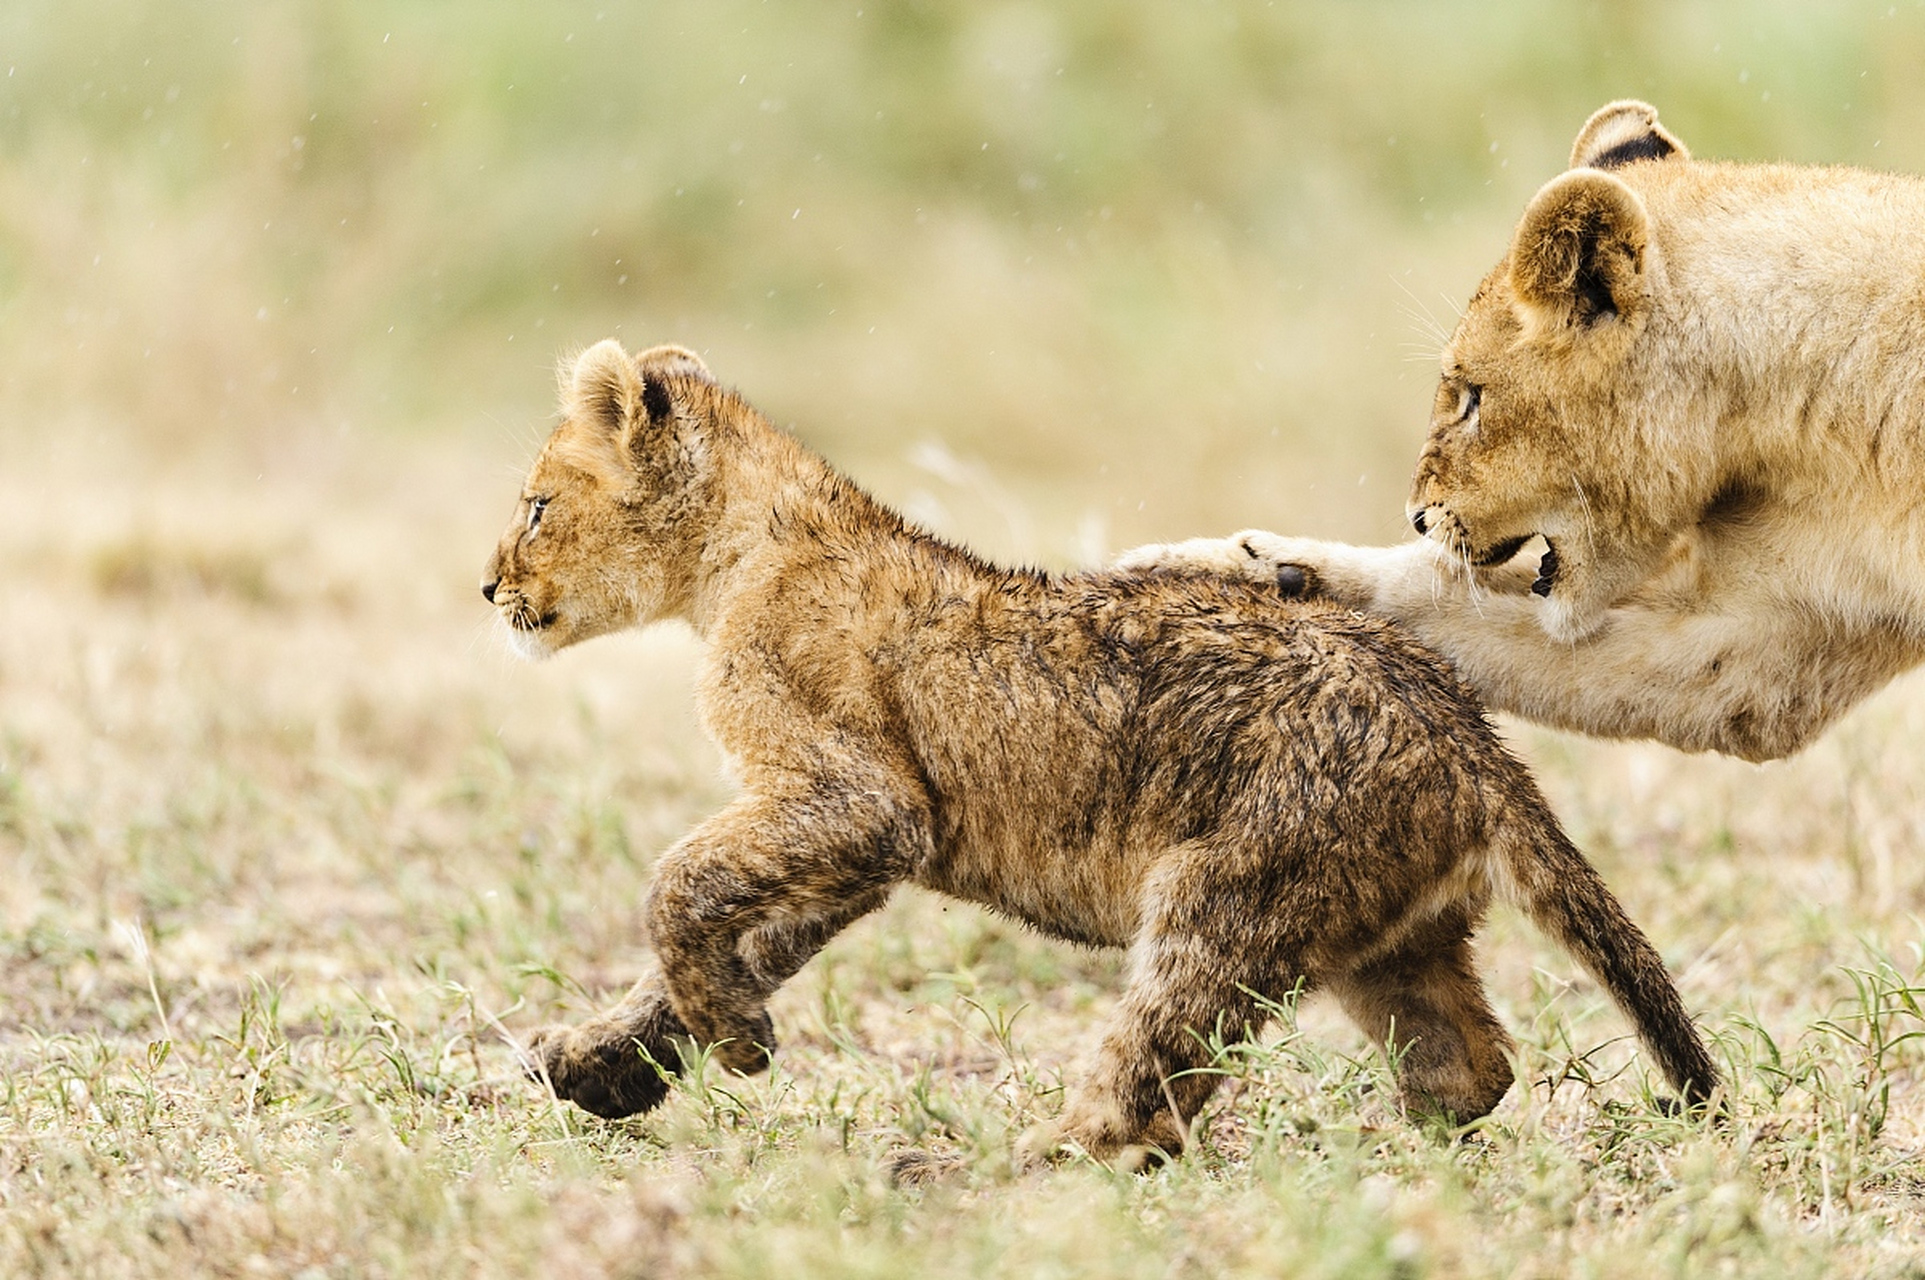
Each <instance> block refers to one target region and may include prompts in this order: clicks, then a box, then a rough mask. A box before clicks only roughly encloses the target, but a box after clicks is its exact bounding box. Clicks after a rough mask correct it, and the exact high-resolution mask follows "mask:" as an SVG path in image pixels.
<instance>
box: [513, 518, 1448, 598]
mask: <svg viewBox="0 0 1925 1280" xmlns="http://www.w3.org/2000/svg"><path fill="white" fill-rule="evenodd" d="M1424 511H1425V508H1423V507H1419V508H1417V510H1415V511H1413V512H1411V513H1410V527H1411V528H1413V529H1415V530H1416V531H1417V536H1418V537H1422V536H1423V535H1424V534H1426V533H1428V532H1430V520H1429V519H1428V518H1426V517H1425V515H1424ZM488 598H489V599H490V600H492V599H494V597H493V596H489V597H488Z"/></svg>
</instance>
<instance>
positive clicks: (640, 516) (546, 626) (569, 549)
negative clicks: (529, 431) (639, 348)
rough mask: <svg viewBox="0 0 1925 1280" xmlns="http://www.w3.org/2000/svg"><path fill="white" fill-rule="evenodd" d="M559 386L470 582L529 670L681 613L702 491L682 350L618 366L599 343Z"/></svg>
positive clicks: (703, 471)
mask: <svg viewBox="0 0 1925 1280" xmlns="http://www.w3.org/2000/svg"><path fill="white" fill-rule="evenodd" d="M560 381H561V402H562V421H561V425H559V426H557V427H556V428H555V430H554V434H552V435H550V436H549V437H548V443H547V444H545V445H543V446H542V450H541V453H540V454H539V455H538V456H537V457H536V458H535V465H534V467H533V468H532V469H531V470H530V471H529V473H528V479H527V481H526V483H524V484H523V485H522V490H521V500H520V502H519V503H517V504H516V506H515V514H514V517H513V518H512V519H510V520H509V522H508V528H507V531H506V532H504V533H503V534H502V535H501V542H500V544H499V545H498V546H496V548H495V553H494V554H493V555H492V556H490V557H489V558H488V567H487V570H486V571H485V572H484V573H483V575H482V580H481V594H482V595H483V596H485V597H487V599H488V602H489V603H490V604H492V605H494V606H495V608H496V609H497V610H498V611H499V612H500V615H501V619H502V622H503V623H504V624H506V626H507V628H508V632H509V635H510V636H511V637H512V639H513V641H514V645H515V648H516V649H517V650H518V651H519V652H520V653H521V654H522V655H523V656H525V657H531V658H533V657H545V656H547V655H548V654H550V653H553V652H554V651H555V650H557V649H561V648H565V647H566V646H568V645H571V644H574V643H576V642H577V641H580V640H586V639H589V638H590V637H591V636H598V635H602V634H605V633H606V632H610V631H616V630H620V629H621V628H623V627H631V626H639V625H641V624H642V623H646V622H651V621H654V620H655V619H657V618H662V617H667V616H670V615H672V614H674V613H676V612H678V611H680V610H682V609H684V608H686V606H687V604H688V595H689V591H690V588H691V584H692V580H693V572H694V561H695V557H696V556H697V555H698V554H699V551H700V542H701V534H700V529H701V525H702V519H701V517H702V513H703V511H704V510H705V506H706V501H707V492H708V488H709V485H708V478H709V471H710V468H709V466H708V451H707V449H706V447H705V439H704V435H703V433H702V431H701V429H700V428H701V423H700V422H699V421H698V420H697V419H698V418H699V416H700V415H699V413H697V412H694V411H692V410H691V409H690V407H689V406H690V403H691V401H692V400H699V399H700V397H695V396H691V394H690V393H691V392H692V391H700V390H703V389H712V388H713V381H712V379H711V378H710V376H709V372H708V367H707V366H706V365H704V364H703V363H702V361H701V360H700V359H699V358H698V357H697V356H696V355H695V354H694V353H693V352H691V351H685V350H683V349H682V348H681V347H655V348H653V349H652V350H649V351H644V352H642V353H641V354H640V355H636V356H631V355H629V354H628V353H627V352H626V351H624V350H623V349H622V346H621V344H620V343H618V342H615V341H613V340H612V339H611V340H608V341H605V342H599V343H596V344H595V345H594V346H592V347H590V348H589V349H588V350H587V351H585V352H583V353H582V355H581V357H580V358H579V359H577V360H576V361H574V362H573V364H572V365H569V364H564V366H563V368H562V370H561V374H560Z"/></svg>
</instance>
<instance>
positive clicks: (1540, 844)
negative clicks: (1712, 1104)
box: [1491, 787, 1718, 1106]
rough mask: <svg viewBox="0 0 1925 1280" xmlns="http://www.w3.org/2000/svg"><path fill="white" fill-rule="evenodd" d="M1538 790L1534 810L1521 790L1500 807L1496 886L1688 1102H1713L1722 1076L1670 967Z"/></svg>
mask: <svg viewBox="0 0 1925 1280" xmlns="http://www.w3.org/2000/svg"><path fill="white" fill-rule="evenodd" d="M1535 791H1536V788H1535V787H1532V788H1531V793H1532V795H1531V798H1532V800H1534V801H1535V803H1533V804H1521V803H1519V802H1518V800H1517V799H1516V797H1515V794H1514V793H1513V796H1512V797H1511V798H1509V799H1508V801H1506V802H1504V803H1503V810H1502V812H1503V814H1504V816H1503V818H1502V819H1501V820H1500V822H1499V824H1498V833H1497V838H1496V839H1495V840H1493V841H1492V842H1491V851H1492V853H1493V854H1495V855H1496V859H1497V866H1496V867H1494V868H1493V870H1494V871H1495V872H1496V873H1497V874H1496V876H1495V879H1496V880H1497V884H1496V886H1495V887H1496V888H1497V889H1498V890H1499V891H1500V892H1506V891H1508V892H1507V896H1509V897H1510V898H1511V899H1512V900H1513V901H1514V902H1516V903H1517V905H1518V906H1520V907H1522V908H1523V909H1524V911H1525V912H1526V913H1528V914H1529V915H1530V917H1531V919H1532V920H1533V921H1535V922H1536V924H1537V927H1538V928H1540V929H1542V930H1544V932H1546V933H1548V934H1550V935H1551V937H1553V938H1555V939H1557V941H1558V942H1559V943H1560V944H1562V945H1563V947H1564V949H1565V950H1566V951H1568V952H1570V954H1571V955H1572V957H1573V958H1575V959H1576V960H1577V962H1578V963H1579V964H1581V965H1583V966H1584V968H1585V971H1586V972H1588V973H1589V974H1590V975H1591V976H1592V977H1593V978H1595V979H1597V981H1598V982H1599V984H1600V985H1602V986H1603V987H1604V989H1605V990H1606V991H1608V992H1609V993H1610V995H1611V999H1612V1000H1613V1001H1614V1002H1615V1003H1616V1004H1617V1007H1618V1008H1619V1009H1620V1010H1622V1011H1623V1013H1624V1016H1625V1017H1626V1018H1629V1019H1630V1021H1631V1025H1632V1026H1633V1027H1635V1028H1637V1033H1638V1039H1639V1040H1641V1041H1642V1042H1643V1043H1644V1047H1645V1049H1646V1051H1647V1052H1649V1053H1650V1054H1651V1056H1652V1057H1653V1058H1655V1059H1657V1063H1658V1066H1659V1068H1660V1069H1661V1070H1663V1072H1664V1075H1665V1078H1666V1079H1667V1080H1669V1081H1670V1082H1671V1085H1672V1087H1673V1088H1675V1089H1676V1090H1677V1091H1678V1092H1679V1093H1680V1094H1682V1095H1683V1097H1684V1100H1685V1102H1686V1103H1687V1104H1689V1105H1692V1106H1697V1105H1700V1104H1702V1103H1705V1102H1707V1101H1709V1100H1710V1097H1711V1092H1712V1090H1713V1089H1715V1088H1716V1087H1717V1084H1718V1069H1717V1068H1716V1067H1714V1066H1712V1065H1711V1056H1710V1055H1709V1054H1707V1053H1706V1052H1705V1048H1704V1041H1703V1040H1701V1039H1699V1037H1698V1029H1697V1028H1696V1027H1695V1026H1693V1025H1692V1023H1691V1015H1690V1014H1688V1013H1686V1012H1685V1009H1684V1002H1683V1001H1681V1000H1680V999H1679V998H1678V989H1677V988H1676V987H1675V986H1673V985H1672V984H1671V975H1670V974H1669V973H1667V972H1666V971H1665V968H1664V960H1663V959H1662V958H1661V957H1660V956H1659V955H1658V953H1657V949H1656V948H1654V947H1653V946H1652V945H1651V943H1650V941H1649V940H1647V939H1646V938H1645V936H1644V933H1643V931H1641V930H1640V929H1639V928H1638V927H1637V925H1636V924H1634V923H1633V922H1632V920H1631V917H1630V916H1628V915H1626V914H1625V913H1624V908H1623V906H1622V905H1620V904H1619V902H1618V900H1617V897H1616V896H1615V895H1614V894H1612V892H1611V890H1610V887H1609V886H1607V885H1606V884H1605V883H1604V879H1603V877H1602V876H1600V875H1598V873H1597V869H1596V868H1595V867H1593V866H1592V865H1591V864H1590V862H1589V861H1588V860H1587V859H1586V858H1585V857H1584V855H1583V854H1582V853H1580V852H1579V851H1578V849H1577V846H1575V845H1573V844H1572V843H1571V841H1570V838H1569V837H1568V836H1566V835H1565V834H1564V830H1563V828H1562V827H1560V826H1559V825H1558V822H1557V819H1556V818H1555V817H1553V816H1552V814H1551V811H1550V808H1549V806H1547V805H1546V804H1545V803H1544V801H1543V800H1542V798H1540V797H1538V796H1537V795H1536V794H1535ZM1505 872H1508V873H1509V875H1508V877H1506V876H1505V875H1504V873H1505ZM1506 878H1508V880H1509V883H1508V884H1505V883H1504V882H1505V879H1506Z"/></svg>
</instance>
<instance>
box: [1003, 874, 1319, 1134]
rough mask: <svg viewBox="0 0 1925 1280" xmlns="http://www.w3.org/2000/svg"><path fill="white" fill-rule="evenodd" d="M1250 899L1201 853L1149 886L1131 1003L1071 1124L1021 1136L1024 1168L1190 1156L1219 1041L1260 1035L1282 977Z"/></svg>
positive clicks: (1118, 1013)
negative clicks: (1067, 1161)
mask: <svg viewBox="0 0 1925 1280" xmlns="http://www.w3.org/2000/svg"><path fill="white" fill-rule="evenodd" d="M1245 887H1246V886H1242V885H1238V884H1236V883H1233V882H1231V881H1230V879H1229V878H1228V877H1226V876H1225V875H1223V874H1222V871H1221V860H1219V859H1217V858H1215V857H1213V856H1212V855H1211V854H1209V853H1208V852H1207V851H1203V850H1197V851H1195V852H1193V853H1187V854H1184V855H1179V856H1173V857H1172V859H1171V863H1170V864H1169V865H1166V866H1165V867H1164V868H1162V869H1160V872H1159V874H1157V875H1154V876H1153V877H1152V884H1151V886H1150V889H1149V892H1148V894H1147V895H1146V903H1145V908H1146V909H1145V913H1144V914H1145V920H1144V923H1143V925H1142V927H1141V929H1140V931H1139V932H1138V934H1137V937H1136V940H1135V942H1134V943H1133V944H1132V945H1131V948H1130V964H1129V982H1128V985H1127V986H1126V987H1125V989H1124V992H1123V997H1122V999H1121V1001H1120V1002H1119V1003H1118V1004H1117V1007H1116V1009H1115V1011H1114V1012H1113V1013H1112V1014H1111V1015H1110V1018H1109V1020H1108V1022H1107V1024H1106V1026H1105V1029H1104V1033H1103V1037H1102V1040H1101V1041H1100V1043H1099V1044H1098V1046H1097V1049H1096V1051H1095V1053H1094V1054H1093V1055H1091V1057H1090V1059H1089V1061H1088V1063H1087V1065H1086V1067H1085V1074H1084V1075H1083V1077H1082V1079H1080V1080H1079V1081H1078V1082H1077V1083H1076V1084H1075V1085H1074V1086H1073V1087H1072V1088H1071V1090H1070V1095H1069V1099H1068V1102H1067V1103H1066V1105H1065V1106H1064V1109H1063V1114H1062V1116H1061V1117H1060V1118H1059V1119H1058V1120H1057V1121H1056V1122H1054V1123H1053V1124H1045V1125H1039V1126H1037V1127H1036V1128H1035V1129H1033V1130H1031V1131H1030V1132H1029V1133H1028V1134H1026V1135H1024V1138H1023V1141H1022V1155H1023V1156H1024V1158H1025V1159H1027V1160H1036V1159H1041V1158H1046V1157H1048V1156H1049V1155H1051V1154H1052V1153H1053V1152H1054V1151H1055V1150H1056V1149H1058V1148H1059V1147H1061V1146H1063V1145H1066V1144H1069V1143H1074V1144H1075V1145H1076V1146H1078V1147H1080V1148H1082V1149H1083V1151H1085V1152H1086V1153H1088V1154H1089V1155H1090V1156H1091V1157H1093V1158H1095V1159H1098V1160H1103V1161H1107V1162H1112V1163H1114V1164H1117V1165H1118V1166H1120V1167H1124V1168H1140V1167H1142V1166H1143V1165H1144V1164H1146V1163H1148V1162H1150V1161H1152V1160H1154V1159H1156V1158H1158V1156H1159V1155H1161V1156H1175V1155H1177V1154H1178V1153H1180V1152H1181V1151H1182V1150H1183V1148H1184V1146H1185V1145H1186V1144H1187V1143H1188V1141H1189V1137H1190V1125H1191V1123H1192V1121H1194V1120H1195V1118H1196V1116H1197V1113H1198V1112H1199V1111H1201V1110H1202V1108H1203V1104H1204V1103H1205V1102H1206V1101H1208V1099H1209V1096H1210V1094H1211V1093H1212V1092H1214V1091H1215V1089H1216V1086H1217V1083H1218V1080H1219V1077H1218V1076H1217V1075H1216V1074H1214V1073H1213V1072H1211V1071H1210V1070H1209V1069H1208V1068H1209V1066H1210V1049H1209V1044H1208V1041H1209V1039H1210V1037H1211V1035H1212V1034H1213V1033H1215V1032H1216V1031H1218V1030H1219V1029H1221V1031H1222V1034H1223V1035H1224V1037H1225V1038H1227V1039H1230V1040H1232V1041H1234V1040H1235V1039H1237V1038H1238V1037H1240V1036H1242V1035H1243V1034H1244V1033H1245V1031H1246V1030H1254V1029H1255V1027H1256V1026H1258V1025H1260V1024H1261V1022H1262V1020H1263V1019H1262V1016H1261V1015H1260V1014H1259V1012H1258V1008H1257V1000H1256V997H1255V996H1254V995H1253V994H1252V992H1253V991H1255V992H1267V990H1268V988H1269V987H1270V986H1271V985H1274V984H1273V982H1272V975H1273V974H1274V973H1275V972H1277V971H1278V966H1277V965H1276V964H1275V963H1274V957H1275V952H1276V950H1277V948H1276V946H1275V945H1274V943H1273V942H1272V941H1271V940H1269V939H1265V938H1263V937H1261V936H1260V935H1261V932H1262V928H1263V926H1262V925H1259V924H1257V923H1256V922H1254V921H1251V920H1247V919H1243V918H1242V917H1241V914H1240V913H1241V911H1244V910H1249V907H1248V906H1246V905H1244V904H1255V903H1259V902H1261V901H1262V897H1261V896H1260V895H1256V894H1251V893H1245V892H1243V889H1244V888H1245ZM1284 967H1286V968H1287V967H1288V966H1284ZM1292 980H1294V977H1293V979H1292ZM1283 989H1284V990H1288V989H1289V987H1288V984H1287V983H1286V984H1285V986H1284V987H1283Z"/></svg>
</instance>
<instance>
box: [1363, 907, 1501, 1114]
mask: <svg viewBox="0 0 1925 1280" xmlns="http://www.w3.org/2000/svg"><path fill="white" fill-rule="evenodd" d="M1474 923H1475V922H1474V920H1473V919H1472V916H1471V912H1470V910H1469V908H1468V907H1466V906H1465V905H1464V904H1462V903H1457V904H1453V905H1452V906H1450V907H1447V908H1445V909H1444V910H1443V911H1442V912H1440V913H1439V914H1438V915H1437V916H1436V917H1435V918H1433V919H1431V920H1429V921H1426V922H1424V923H1423V924H1422V925H1420V926H1418V928H1417V929H1416V931H1415V932H1413V933H1412V934H1411V936H1410V937H1408V938H1406V939H1405V940H1404V941H1403V942H1401V943H1400V944H1399V945H1398V946H1397V947H1396V948H1395V949H1394V950H1392V951H1391V952H1390V953H1389V954H1387V955H1384V956H1380V957H1377V958H1374V959H1372V960H1370V961H1369V962H1367V963H1365V964H1363V965H1360V966H1358V967H1356V968H1354V969H1351V970H1349V971H1348V972H1346V973H1344V974H1342V975H1341V976H1336V977H1333V979H1332V981H1331V982H1330V987H1331V990H1333V991H1334V992H1335V993H1336V995H1337V998H1338V999H1339V1000H1340V1001H1341V1002H1342V1003H1343V1007H1344V1011H1345V1012H1347V1013H1348V1014H1349V1015H1350V1017H1351V1019H1352V1020H1353V1021H1355V1022H1356V1024H1357V1025H1358V1026H1359V1027H1361V1028H1362V1029H1363V1030H1364V1033H1365V1034H1367V1035H1368V1036H1370V1038H1371V1039H1373V1040H1375V1041H1376V1042H1377V1043H1378V1044H1380V1045H1383V1044H1386V1043H1393V1042H1394V1044H1395V1046H1396V1048H1397V1049H1398V1050H1399V1051H1400V1053H1401V1057H1400V1058H1399V1061H1398V1085H1399V1087H1400V1088H1401V1089H1402V1092H1403V1097H1404V1105H1405V1107H1406V1108H1407V1109H1408V1110H1410V1111H1411V1112H1412V1113H1414V1114H1417V1115H1420V1116H1430V1117H1435V1118H1438V1119H1441V1120H1443V1121H1445V1122H1446V1123H1452V1124H1466V1123H1468V1122H1470V1121H1472V1120H1475V1119H1477V1118H1478V1117H1480V1116H1484V1115H1488V1114H1489V1113H1490V1111H1491V1110H1492V1108H1494V1107H1496V1106H1497V1104H1498V1103H1499V1102H1500V1101H1502V1100H1503V1097H1504V1094H1505V1093H1506V1092H1507V1091H1508V1090H1509V1089H1510V1086H1511V1078H1512V1069H1511V1062H1510V1057H1509V1054H1510V1050H1511V1047H1512V1046H1511V1037H1510V1034H1509V1033H1508V1032H1507V1031H1505V1030H1504V1026H1503V1024H1502V1023H1500V1022H1499V1021H1498V1020H1497V1015H1496V1014H1495V1013H1494V1012H1492V1010H1491V1006H1490V1002H1489V1000H1488V999H1487V998H1486V997H1485V994H1484V983H1483V980H1482V979H1481V978H1479V977H1478V975H1477V970H1476V967H1475V964H1474V957H1473V955H1472V952H1471V942H1470V934H1471V929H1472V926H1473V924H1474Z"/></svg>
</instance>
